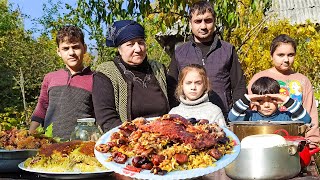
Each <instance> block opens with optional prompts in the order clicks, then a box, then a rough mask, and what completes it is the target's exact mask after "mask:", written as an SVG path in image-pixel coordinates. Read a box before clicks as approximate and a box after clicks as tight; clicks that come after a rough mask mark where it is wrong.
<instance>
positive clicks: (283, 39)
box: [270, 34, 297, 56]
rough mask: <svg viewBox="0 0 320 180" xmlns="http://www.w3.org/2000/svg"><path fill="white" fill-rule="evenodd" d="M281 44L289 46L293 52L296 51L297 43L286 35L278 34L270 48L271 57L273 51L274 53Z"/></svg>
mask: <svg viewBox="0 0 320 180" xmlns="http://www.w3.org/2000/svg"><path fill="white" fill-rule="evenodd" d="M282 43H287V44H291V45H292V47H293V49H294V52H296V50H297V43H296V41H295V40H294V39H292V38H291V37H290V36H288V35H286V34H280V35H279V36H277V37H275V38H274V39H273V40H272V42H271V46H270V54H271V56H272V55H273V53H274V51H276V49H277V47H278V46H280V45H281V44H282Z"/></svg>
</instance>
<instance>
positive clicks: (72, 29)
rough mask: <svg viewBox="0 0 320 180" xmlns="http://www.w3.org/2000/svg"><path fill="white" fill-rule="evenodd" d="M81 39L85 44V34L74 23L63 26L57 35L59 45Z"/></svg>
mask: <svg viewBox="0 0 320 180" xmlns="http://www.w3.org/2000/svg"><path fill="white" fill-rule="evenodd" d="M77 41H80V42H81V43H82V44H84V35H83V32H82V31H81V29H80V28H78V27H76V26H73V25H67V26H64V27H62V28H61V29H60V30H59V31H58V33H57V37H56V43H57V45H58V46H59V44H60V43H62V42H77Z"/></svg>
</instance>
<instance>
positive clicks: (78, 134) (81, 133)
mask: <svg viewBox="0 0 320 180" xmlns="http://www.w3.org/2000/svg"><path fill="white" fill-rule="evenodd" d="M95 122H96V120H95V118H82V119H77V123H78V124H77V126H76V127H75V128H74V131H73V132H72V133H71V136H70V140H82V141H97V140H98V139H99V138H100V137H101V135H102V134H103V132H102V130H101V128H100V127H99V126H98V125H96V124H95Z"/></svg>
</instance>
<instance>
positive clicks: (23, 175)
mask: <svg viewBox="0 0 320 180" xmlns="http://www.w3.org/2000/svg"><path fill="white" fill-rule="evenodd" d="M219 172H220V174H223V173H224V170H220V171H219ZM214 177H219V180H232V179H230V178H229V177H227V176H226V175H225V176H223V175H217V173H215V174H209V175H206V176H203V177H199V178H195V180H210V179H213V178H214ZM0 179H1V180H52V179H54V178H44V177H41V176H39V175H38V174H36V173H31V172H26V171H22V170H21V171H19V172H16V173H0ZM100 179H108V180H109V179H110V180H130V179H131V178H129V177H126V176H122V175H119V174H116V173H106V174H103V175H99V176H97V177H93V178H86V179H85V180H100ZM309 179H310V180H315V179H320V176H319V172H318V168H317V165H316V163H315V161H314V159H312V161H311V164H310V165H309V166H308V167H307V168H305V169H303V170H302V172H301V173H300V174H299V175H298V176H297V177H294V178H292V179H291V180H309Z"/></svg>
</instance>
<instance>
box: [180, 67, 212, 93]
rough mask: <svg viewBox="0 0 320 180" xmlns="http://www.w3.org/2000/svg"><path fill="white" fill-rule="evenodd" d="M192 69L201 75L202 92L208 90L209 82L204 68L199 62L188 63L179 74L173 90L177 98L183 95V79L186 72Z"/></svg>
mask: <svg viewBox="0 0 320 180" xmlns="http://www.w3.org/2000/svg"><path fill="white" fill-rule="evenodd" d="M192 70H196V71H197V72H198V73H199V74H200V76H201V77H202V82H203V86H204V89H205V91H204V92H208V91H209V90H210V83H209V78H208V76H207V72H206V69H205V68H204V67H203V66H201V65H199V64H189V65H187V66H186V67H184V68H183V69H182V70H181V72H180V74H179V77H178V86H177V89H176V92H175V96H176V98H177V99H179V98H180V96H182V95H184V93H183V81H184V79H185V77H186V76H187V74H188V72H190V71H192Z"/></svg>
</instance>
